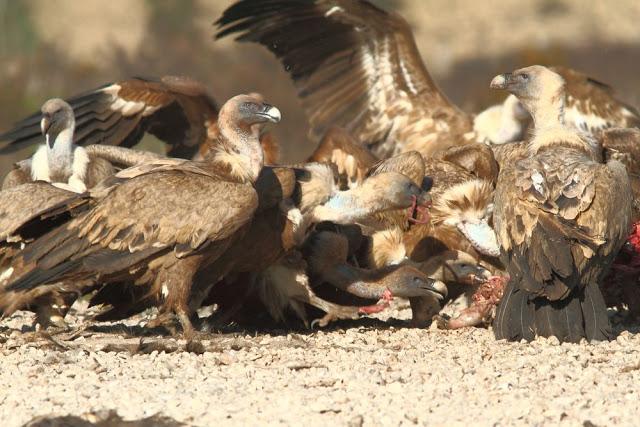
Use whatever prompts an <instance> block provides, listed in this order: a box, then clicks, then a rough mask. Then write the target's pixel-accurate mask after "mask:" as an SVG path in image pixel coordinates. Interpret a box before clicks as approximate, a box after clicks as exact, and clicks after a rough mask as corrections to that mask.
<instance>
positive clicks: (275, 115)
mask: <svg viewBox="0 0 640 427" xmlns="http://www.w3.org/2000/svg"><path fill="white" fill-rule="evenodd" d="M258 115H259V116H261V117H264V118H265V119H267V120H268V121H270V122H272V123H278V122H279V121H280V119H282V114H280V110H278V109H277V108H276V107H274V106H273V105H269V104H263V109H262V111H260V112H259V113H258Z"/></svg>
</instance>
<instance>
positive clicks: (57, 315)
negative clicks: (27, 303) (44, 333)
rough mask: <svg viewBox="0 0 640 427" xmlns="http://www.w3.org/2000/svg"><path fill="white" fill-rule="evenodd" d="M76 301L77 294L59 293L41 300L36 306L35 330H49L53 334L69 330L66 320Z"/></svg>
mask: <svg viewBox="0 0 640 427" xmlns="http://www.w3.org/2000/svg"><path fill="white" fill-rule="evenodd" d="M75 300H76V294H75V293H58V292H53V293H50V294H47V295H44V296H43V297H41V298H39V301H37V306H36V318H35V321H34V325H33V326H34V329H35V330H42V329H48V330H49V331H50V332H52V333H60V332H65V331H67V330H69V325H67V322H65V320H64V318H65V316H66V315H67V312H68V311H69V308H70V306H71V305H72V304H73V303H74V302H75Z"/></svg>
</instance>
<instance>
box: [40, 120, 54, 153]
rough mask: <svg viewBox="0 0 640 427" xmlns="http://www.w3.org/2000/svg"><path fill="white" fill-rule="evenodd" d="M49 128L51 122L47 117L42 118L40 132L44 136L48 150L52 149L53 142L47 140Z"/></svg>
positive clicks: (49, 139)
mask: <svg viewBox="0 0 640 427" xmlns="http://www.w3.org/2000/svg"><path fill="white" fill-rule="evenodd" d="M50 127H51V120H50V119H49V118H48V117H47V116H44V117H43V118H42V120H40V130H41V131H42V135H44V137H45V139H46V141H47V145H48V146H49V148H53V141H51V138H49V128H50Z"/></svg>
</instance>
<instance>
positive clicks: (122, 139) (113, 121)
mask: <svg viewBox="0 0 640 427" xmlns="http://www.w3.org/2000/svg"><path fill="white" fill-rule="evenodd" d="M67 101H68V102H69V104H70V105H71V106H72V107H73V110H74V114H75V116H76V133H75V135H74V141H75V142H76V143H77V144H79V145H89V144H107V145H121V146H124V147H131V146H133V145H135V144H137V143H138V142H139V141H140V139H141V138H142V137H143V136H144V133H145V132H149V133H151V134H153V135H155V136H156V137H158V138H159V139H161V140H162V141H165V142H166V143H167V144H168V145H169V146H170V148H169V149H168V153H169V154H170V155H172V156H174V157H188V158H190V157H192V156H193V155H194V154H195V153H196V151H197V147H198V146H199V145H200V144H202V143H203V142H204V141H205V139H206V138H207V127H208V126H215V122H216V119H217V113H218V108H217V106H216V104H215V101H213V99H212V98H210V97H209V96H208V95H207V93H206V90H205V89H204V87H203V86H202V85H201V84H200V83H198V82H195V81H193V80H191V79H188V78H185V77H173V76H167V77H163V78H162V79H161V80H156V79H142V78H133V79H129V80H123V81H119V82H115V83H110V84H106V85H103V86H101V87H99V88H97V89H93V90H91V91H88V92H86V93H84V94H81V95H77V96H74V97H71V98H69V99H67ZM40 118H41V116H40V113H35V114H33V115H31V116H29V117H28V118H26V119H24V120H23V121H22V122H20V123H18V124H17V125H16V127H15V128H14V129H13V130H10V131H9V132H7V133H5V134H3V135H0V140H5V141H8V145H6V146H5V147H3V149H2V151H3V152H8V151H12V150H15V149H19V148H21V147H24V146H25V145H29V144H33V143H38V142H42V136H41V134H40V127H39V122H40Z"/></svg>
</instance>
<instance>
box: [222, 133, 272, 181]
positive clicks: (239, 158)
mask: <svg viewBox="0 0 640 427" xmlns="http://www.w3.org/2000/svg"><path fill="white" fill-rule="evenodd" d="M218 126H219V127H220V137H219V138H218V144H217V146H216V148H215V150H214V152H213V161H214V162H220V163H223V164H225V165H226V166H228V167H229V169H230V174H231V175H232V176H234V177H235V178H237V179H239V180H240V181H242V182H247V183H252V184H253V183H255V182H256V180H257V179H258V175H259V174H260V170H261V169H262V166H263V165H264V152H263V151H262V146H261V145H260V140H259V133H260V131H259V129H258V127H257V126H246V125H243V124H242V123H232V122H230V121H229V120H219V121H218Z"/></svg>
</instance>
